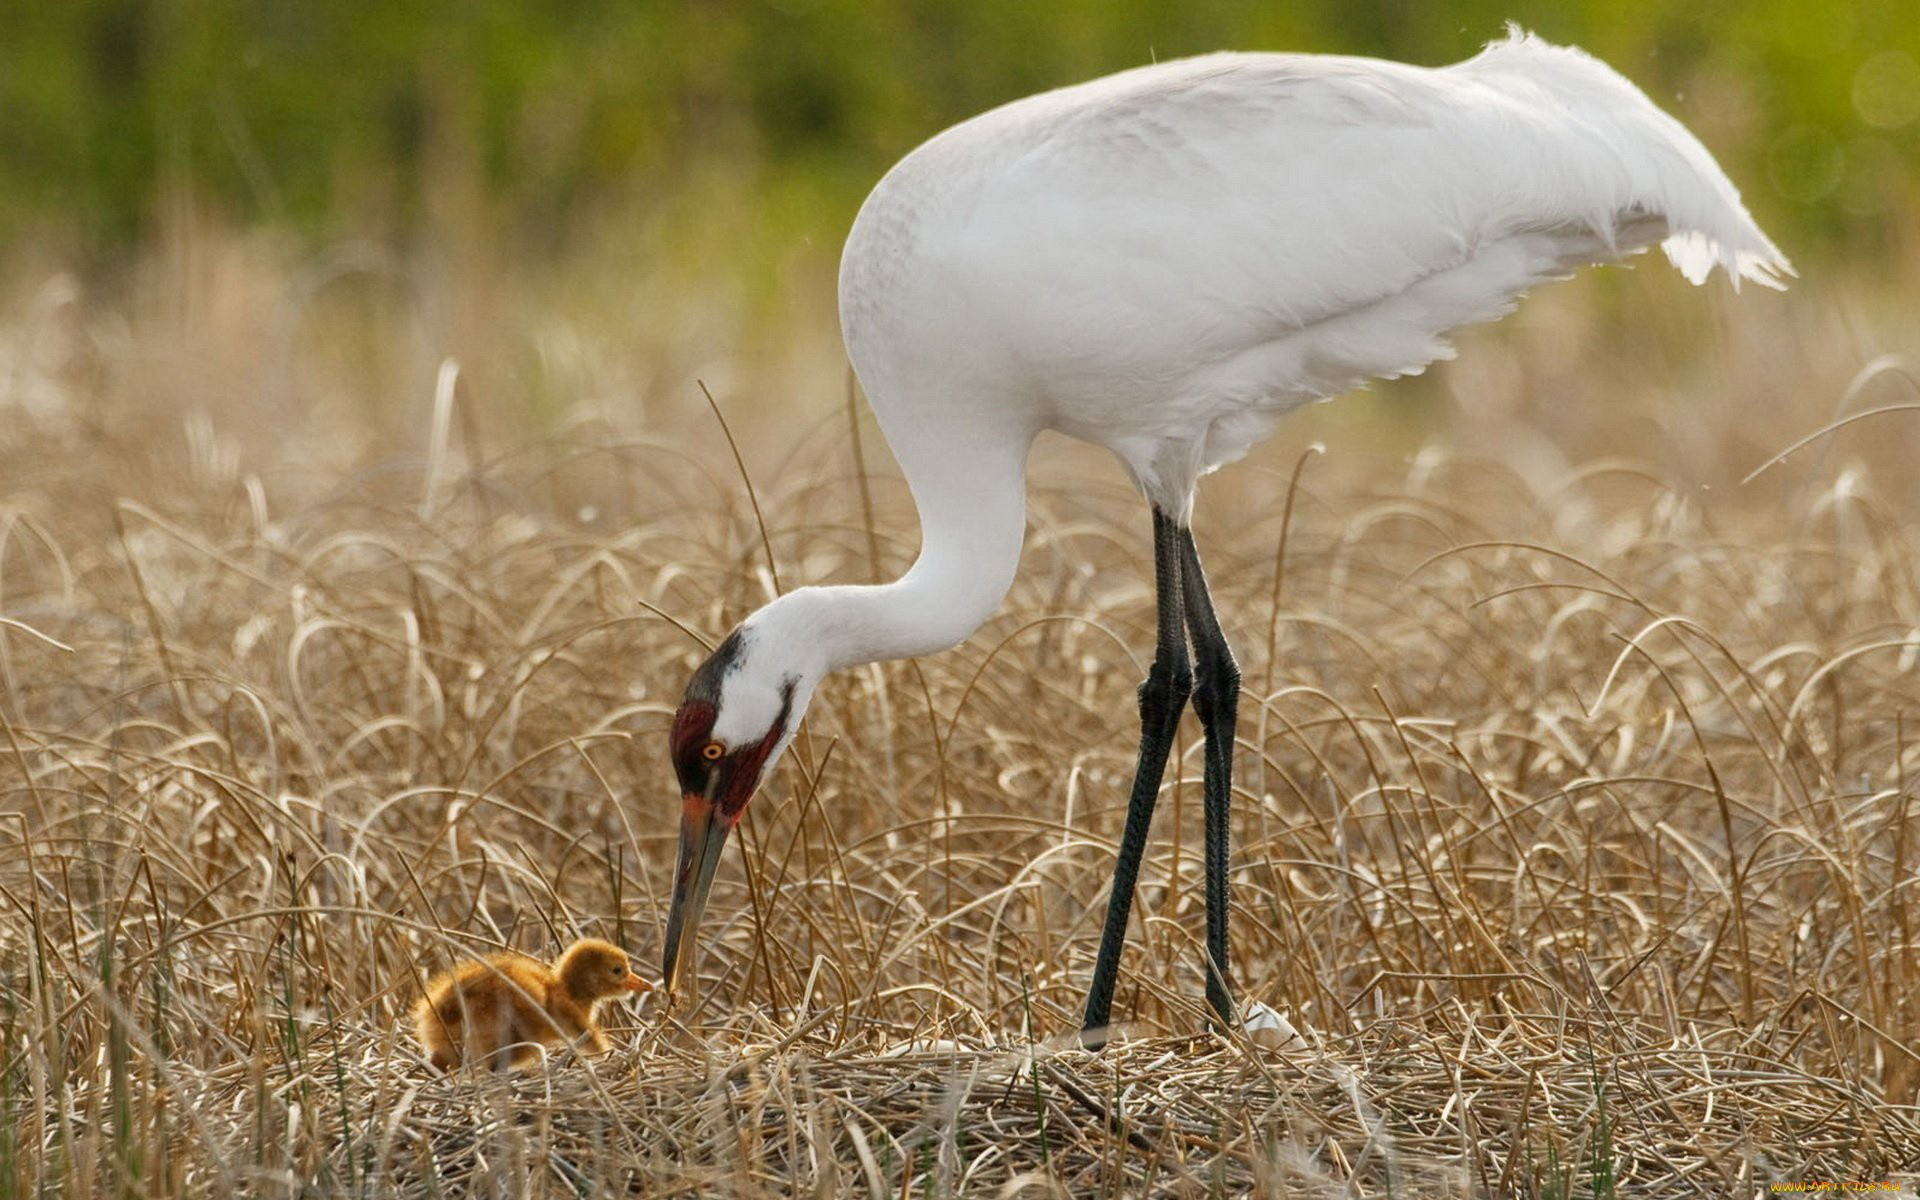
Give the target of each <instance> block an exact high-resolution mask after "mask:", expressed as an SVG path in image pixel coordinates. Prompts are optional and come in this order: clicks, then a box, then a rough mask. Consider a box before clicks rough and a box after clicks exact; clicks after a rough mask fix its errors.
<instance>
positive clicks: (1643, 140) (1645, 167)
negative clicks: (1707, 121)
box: [1463, 26, 1794, 290]
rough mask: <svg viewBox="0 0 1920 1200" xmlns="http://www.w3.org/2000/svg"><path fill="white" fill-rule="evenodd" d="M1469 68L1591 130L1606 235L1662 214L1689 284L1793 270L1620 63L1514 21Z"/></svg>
mask: <svg viewBox="0 0 1920 1200" xmlns="http://www.w3.org/2000/svg"><path fill="white" fill-rule="evenodd" d="M1463 65H1465V66H1466V67H1468V68H1469V69H1471V70H1472V71H1473V72H1474V73H1475V74H1476V75H1479V76H1480V77H1482V78H1483V79H1486V80H1487V81H1488V82H1489V83H1492V84H1494V85H1495V86H1499V87H1501V88H1502V90H1505V91H1508V92H1509V93H1512V94H1515V95H1518V96H1522V97H1524V98H1526V99H1530V100H1544V101H1547V102H1550V103H1551V104H1552V105H1553V106H1554V107H1556V108H1560V109H1563V110H1565V111H1568V112H1571V113H1574V114H1577V115H1578V116H1579V117H1580V118H1581V120H1582V121H1583V122H1584V123H1585V125H1586V126H1587V127H1588V129H1590V130H1591V134H1592V140H1591V142H1590V143H1583V144H1582V145H1581V146H1580V147H1579V151H1580V153H1581V154H1582V155H1583V157H1585V161H1584V162H1583V163H1582V164H1581V166H1583V167H1585V168H1586V169H1585V170H1580V171H1576V172H1575V173H1576V174H1579V175H1583V176H1585V177H1586V178H1587V179H1588V180H1589V181H1591V182H1603V183H1604V184H1605V185H1607V186H1604V187H1600V188H1597V189H1593V190H1590V191H1588V192H1587V195H1589V196H1593V197H1598V196H1604V197H1605V199H1606V202H1607V203H1608V204H1609V205H1610V208H1611V211H1609V212H1607V213H1605V214H1596V216H1597V217H1599V220H1597V221H1592V223H1593V225H1594V229H1595V232H1596V233H1598V234H1600V235H1601V236H1602V237H1609V238H1610V237H1611V236H1612V228H1613V227H1617V224H1618V223H1619V222H1620V221H1622V220H1624V219H1627V218H1629V217H1631V216H1638V215H1657V216H1659V217H1661V218H1663V219H1664V220H1665V222H1666V229H1667V236H1666V238H1665V239H1664V240H1663V241H1662V242H1661V249H1662V250H1664V251H1665V252H1666V255H1667V258H1668V260H1669V261H1670V262H1672V263H1673V265H1674V267H1675V268H1676V269H1678V270H1679V272H1680V273H1681V274H1682V275H1684V276H1686V278H1687V280H1688V281H1689V282H1692V283H1696V284H1698V283H1702V282H1704V281H1705V280H1706V278H1707V276H1708V275H1709V274H1711V273H1712V271H1713V268H1714V267H1716V266H1717V267H1720V268H1721V269H1722V270H1724V271H1726V273H1727V276H1728V278H1729V279H1730V280H1731V281H1732V282H1733V285H1734V288H1735V289H1736V290H1738V288H1739V286H1740V281H1741V280H1743V279H1746V280H1752V281H1753V282H1755V283H1758V284H1760V285H1762V286H1764V287H1770V288H1784V287H1785V286H1786V280H1787V278H1789V277H1791V276H1792V275H1793V274H1794V271H1793V266H1792V264H1791V263H1789V262H1788V261H1787V258H1786V255H1784V254H1782V253H1781V252H1780V249H1779V247H1777V246H1775V245H1774V244H1773V242H1772V241H1771V240H1769V239H1768V237H1767V235H1766V234H1765V233H1762V232H1761V230H1760V227H1759V226H1758V225H1757V224H1755V223H1754V220H1753V218H1752V217H1751V216H1750V215H1748V213H1747V210H1746V206H1745V205H1743V204H1742V203H1741V201H1740V193H1739V191H1738V190H1737V189H1736V188H1735V187H1734V186H1733V183H1732V181H1731V180H1729V179H1728V178H1727V176H1726V172H1724V171H1722V170H1721V169H1720V164H1718V163H1717V162H1715V161H1714V159H1713V155H1711V154H1710V153H1708V152H1707V148H1706V147H1705V146H1703V145H1701V144H1700V140H1699V139H1698V138H1696V137H1694V136H1693V134H1692V133H1690V132H1688V130H1687V128H1686V127H1685V126H1684V125H1682V124H1680V122H1679V121H1677V120H1675V119H1674V118H1673V117H1671V116H1669V115H1668V114H1667V113H1665V112H1662V111H1661V110H1660V109H1659V108H1658V107H1657V106H1656V105H1655V104H1654V103H1653V101H1652V100H1650V99H1648V98H1647V96H1646V94H1645V93H1644V92H1642V91H1641V90H1640V89H1639V88H1637V87H1635V86H1634V85H1633V84H1632V83H1630V82H1629V81H1628V80H1627V79H1626V78H1624V77H1623V76H1621V75H1620V74H1619V73H1618V72H1616V71H1615V70H1614V69H1613V68H1611V67H1609V66H1607V65H1606V64H1605V63H1603V62H1601V61H1600V60H1598V59H1596V58H1594V57H1592V56H1591V55H1589V54H1587V53H1586V52H1584V51H1582V50H1578V49H1575V48H1573V47H1569V46H1555V45H1552V44H1550V43H1548V42H1543V41H1541V40H1540V39H1539V38H1536V37H1534V36H1533V35H1531V34H1528V33H1526V32H1524V31H1522V30H1521V29H1519V28H1518V27H1517V26H1508V31H1507V37H1506V39H1505V40H1504V41H1499V42H1494V43H1492V44H1491V45H1489V46H1488V47H1487V49H1486V50H1485V51H1484V52H1483V53H1481V54H1480V55H1479V56H1477V57H1476V58H1474V59H1472V60H1471V61H1470V62H1469V63H1467V64H1463ZM1541 93H1544V96H1542V95H1541ZM1596 174H1597V175H1599V176H1601V177H1602V178H1600V179H1597V180H1596V179H1595V175H1596Z"/></svg>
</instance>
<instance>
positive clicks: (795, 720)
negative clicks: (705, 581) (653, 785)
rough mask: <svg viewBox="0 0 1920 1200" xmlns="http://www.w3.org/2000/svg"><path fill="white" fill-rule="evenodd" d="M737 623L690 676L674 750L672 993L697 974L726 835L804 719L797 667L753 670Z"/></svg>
mask: <svg viewBox="0 0 1920 1200" xmlns="http://www.w3.org/2000/svg"><path fill="white" fill-rule="evenodd" d="M750 644H751V639H750V637H749V636H748V634H747V631H745V630H744V629H736V630H735V631H734V632H733V634H732V635H731V636H729V637H728V638H727V640H726V641H724V642H722V643H721V644H720V648H719V649H717V650H715V651H714V652H713V654H712V655H711V656H709V657H708V659H707V661H706V662H704V663H702V664H701V665H700V668H699V669H698V670H696V671H695V672H694V673H693V678H692V679H691V680H690V681H688V683H687V692H686V696H685V697H684V698H683V699H682V700H681V702H680V710H679V711H678V712H677V713H675V714H674V718H673V730H672V733H671V734H670V735H669V739H670V742H669V752H670V754H671V756H672V758H673V769H674V773H675V774H676V775H678V776H679V777H680V804H681V808H680V858H679V864H678V866H677V867H676V868H675V870H674V876H673V905H672V907H671V908H670V909H669V910H668V913H667V937H666V945H665V950H664V961H663V962H662V965H661V970H660V977H661V981H662V984H663V985H664V987H665V988H666V990H667V992H668V993H669V995H671V994H673V993H676V992H678V991H679V990H680V985H681V984H682V983H683V982H684V981H686V980H687V979H689V978H690V977H691V971H690V967H691V964H692V961H693V957H694V955H693V950H694V945H695V942H694V934H695V932H696V931H697V930H698V929H699V927H700V916H701V914H702V913H703V912H704V911H705V910H706V907H707V892H708V890H709V889H710V888H711V887H712V886H713V873H714V868H715V867H716V866H717V865H718V864H719V862H720V851H721V849H722V848H723V847H725V845H726V844H727V835H728V834H730V833H732V832H733V827H734V826H735V825H737V824H739V822H740V816H741V814H742V813H744V812H745V811H746V808H747V801H749V800H751V799H753V793H754V791H755V789H757V788H758V787H759V786H760V780H761V777H762V776H763V775H765V774H766V771H767V768H768V767H769V766H770V765H772V763H773V760H774V759H776V758H778V757H779V755H780V752H781V751H782V750H784V749H786V745H787V742H788V741H789V740H791V738H792V735H793V730H794V728H795V727H796V726H798V724H799V712H798V708H799V707H800V706H804V704H805V703H806V701H805V698H804V697H799V698H796V689H797V688H798V686H799V683H800V680H799V677H798V676H797V675H793V674H782V673H779V672H771V673H769V672H766V671H762V670H755V669H754V667H755V664H754V663H752V662H750V661H749V660H750V658H751V656H750V655H749V653H748V647H749V645H750Z"/></svg>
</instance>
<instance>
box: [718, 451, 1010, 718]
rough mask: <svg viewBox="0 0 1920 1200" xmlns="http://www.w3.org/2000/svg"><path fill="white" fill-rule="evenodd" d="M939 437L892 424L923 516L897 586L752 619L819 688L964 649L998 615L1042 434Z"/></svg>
mask: <svg viewBox="0 0 1920 1200" xmlns="http://www.w3.org/2000/svg"><path fill="white" fill-rule="evenodd" d="M992 432H993V433H996V434H997V436H978V435H976V436H975V437H972V438H968V437H966V436H959V437H951V438H949V437H938V436H934V434H933V432H932V431H931V430H927V429H925V428H916V429H912V430H895V429H891V428H889V429H887V433H888V435H889V436H888V441H889V443H890V444H891V445H892V447H893V449H894V456H895V458H896V459H897V460H898V461H899V463H900V466H901V469H902V471H903V472H904V473H905V474H906V477H907V486H908V487H909V488H910V489H911V491H912V492H913V500H914V506H915V508H917V509H918V510H919V515H920V554H919V556H918V557H917V558H916V559H915V560H914V563H913V566H912V567H910V568H909V569H908V570H907V572H906V574H904V575H902V576H901V577H900V578H898V579H896V580H894V581H893V582H891V583H884V584H875V585H838V586H827V587H807V588H800V589H798V590H796V591H793V592H789V593H788V594H786V595H785V596H782V597H780V598H779V599H776V600H774V601H772V602H771V603H769V604H767V605H766V606H764V607H763V608H761V609H760V610H759V611H758V612H756V613H754V614H753V615H752V616H750V617H748V618H747V620H746V622H745V623H744V626H743V627H744V628H746V629H749V630H751V631H752V633H753V635H754V639H755V641H757V642H762V643H763V644H766V645H769V646H780V647H781V650H782V652H783V653H784V654H786V655H787V656H789V657H790V658H792V659H794V660H796V661H797V662H799V663H800V664H801V672H802V674H803V675H806V676H809V677H810V679H809V682H812V681H814V680H817V679H818V678H819V677H820V676H821V675H824V674H826V673H827V672H829V671H837V670H841V669H843V668H846V667H852V666H858V665H861V664H864V663H871V662H885V661H888V660H891V659H898V658H911V657H914V656H917V655H922V654H933V653H936V652H938V651H941V650H946V649H950V648H951V647H953V646H956V645H958V644H959V643H960V642H962V641H964V640H966V638H967V637H968V636H969V635H971V634H972V633H973V631H974V630H976V629H978V628H979V627H980V626H981V625H982V624H984V623H985V622H986V620H987V618H988V617H990V616H992V615H993V612H994V610H995V609H996V608H998V607H999V606H1000V601H1001V600H1002V599H1003V598H1004V597H1005V596H1006V594H1007V589H1008V588H1009V587H1011V586H1012V584H1013V577H1014V573H1015V571H1016V570H1017V569H1018V567H1019V564H1020V547H1021V542H1022V540H1023V539H1024V536H1025V533H1026V456H1027V448H1028V447H1029V446H1030V445H1031V444H1032V440H1033V435H1032V434H1031V433H1025V432H1022V433H1020V434H1019V436H1008V431H1006V430H999V431H992Z"/></svg>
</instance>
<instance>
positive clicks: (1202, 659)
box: [1180, 529, 1240, 1028]
mask: <svg viewBox="0 0 1920 1200" xmlns="http://www.w3.org/2000/svg"><path fill="white" fill-rule="evenodd" d="M1180 586H1181V591H1182V595H1183V599H1184V601H1185V607H1186V619H1187V631H1188V633H1190V634H1191V635H1192V637H1193V711H1194V712H1195V713H1197V714H1199V717H1200V724H1201V726H1202V727H1203V728H1204V729H1205V730H1206V738H1207V741H1206V762H1207V765H1206V798H1207V799H1206V824H1207V847H1206V851H1207V960H1208V961H1207V1003H1208V1004H1211V1005H1212V1006H1213V1011H1214V1012H1215V1013H1216V1014H1217V1015H1218V1016H1219V1018H1220V1020H1221V1022H1222V1023H1223V1024H1224V1025H1226V1026H1227V1027H1229V1028H1231V1027H1232V1025H1233V990H1232V988H1231V987H1230V986H1229V985H1228V982H1227V978H1228V976H1227V847H1228V835H1227V807H1228V802H1229V801H1231V800H1232V799H1233V731H1234V722H1235V717H1236V716H1237V714H1238V712H1239V705H1240V668H1239V667H1238V666H1236V665H1235V664H1234V661H1233V651H1232V650H1231V649H1230V648H1228V646H1227V639H1226V635H1225V634H1223V633H1221V632H1220V622H1219V621H1218V620H1217V619H1215V617H1214V615H1213V598H1212V597H1211V596H1209V595H1208V594H1207V577H1206V575H1205V573H1204V572H1202V571H1201V570H1200V554H1199V552H1198V551H1197V550H1195V549H1194V546H1193V531H1192V530H1190V529H1182V530H1180Z"/></svg>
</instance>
